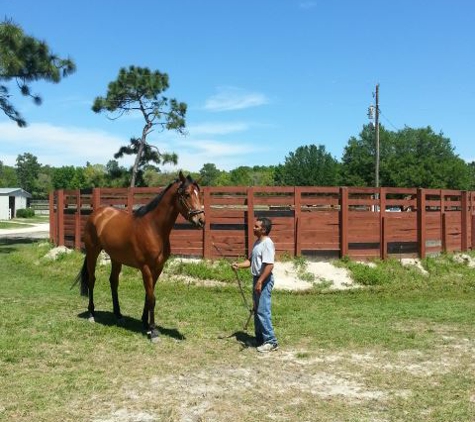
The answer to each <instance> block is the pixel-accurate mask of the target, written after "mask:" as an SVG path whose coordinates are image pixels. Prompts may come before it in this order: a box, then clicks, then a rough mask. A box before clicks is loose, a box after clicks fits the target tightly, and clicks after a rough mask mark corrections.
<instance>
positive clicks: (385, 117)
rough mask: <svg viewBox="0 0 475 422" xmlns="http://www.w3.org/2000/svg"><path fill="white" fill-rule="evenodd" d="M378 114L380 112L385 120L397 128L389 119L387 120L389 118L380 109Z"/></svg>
mask: <svg viewBox="0 0 475 422" xmlns="http://www.w3.org/2000/svg"><path fill="white" fill-rule="evenodd" d="M379 114H380V115H381V116H383V117H384V119H385V120H387V122H388V123H389V124H390V125H391V126H392V127H393V128H394V129H395V130H399V129H398V128H397V127H396V126H394V125H393V124H392V122H391V120H389V119H388V118H387V117H386V116H385V115H384V114H383V112H382V111H381V109H380V110H379Z"/></svg>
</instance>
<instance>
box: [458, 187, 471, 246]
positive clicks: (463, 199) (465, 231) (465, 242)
mask: <svg viewBox="0 0 475 422" xmlns="http://www.w3.org/2000/svg"><path fill="white" fill-rule="evenodd" d="M460 202H461V204H460V205H461V207H462V215H461V221H460V225H461V226H462V227H461V229H462V230H461V236H462V239H461V245H460V249H461V250H462V251H464V252H465V251H466V250H467V249H468V233H469V227H468V226H469V218H468V192H467V191H466V190H464V191H462V197H461V201H460Z"/></svg>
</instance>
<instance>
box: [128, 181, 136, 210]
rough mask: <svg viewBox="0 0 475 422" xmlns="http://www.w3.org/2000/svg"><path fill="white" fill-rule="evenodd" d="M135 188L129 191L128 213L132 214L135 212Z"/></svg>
mask: <svg viewBox="0 0 475 422" xmlns="http://www.w3.org/2000/svg"><path fill="white" fill-rule="evenodd" d="M134 194H135V189H134V188H130V187H129V188H128V189H127V212H128V213H130V214H132V213H133V212H134Z"/></svg>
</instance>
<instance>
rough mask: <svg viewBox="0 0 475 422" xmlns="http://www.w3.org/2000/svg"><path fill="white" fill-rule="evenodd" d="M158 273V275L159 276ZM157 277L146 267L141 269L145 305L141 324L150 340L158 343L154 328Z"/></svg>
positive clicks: (155, 328) (157, 334) (156, 332)
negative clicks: (148, 334)
mask: <svg viewBox="0 0 475 422" xmlns="http://www.w3.org/2000/svg"><path fill="white" fill-rule="evenodd" d="M159 274H160V273H158V275H159ZM158 275H156V274H153V273H152V271H151V270H150V268H149V267H148V266H144V267H143V268H142V278H143V283H144V287H145V304H144V308H143V314H142V323H143V325H144V328H145V329H146V330H147V332H150V340H152V342H153V343H155V342H157V341H158V336H159V332H158V329H157V327H156V326H155V283H156V281H157V279H158Z"/></svg>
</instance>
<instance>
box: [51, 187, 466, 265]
mask: <svg viewBox="0 0 475 422" xmlns="http://www.w3.org/2000/svg"><path fill="white" fill-rule="evenodd" d="M160 191H161V188H124V189H105V188H94V189H90V190H59V191H55V192H52V193H51V194H50V198H49V210H50V237H51V241H52V242H53V243H54V244H55V245H66V246H68V247H74V248H76V249H80V248H82V247H83V243H82V239H81V237H82V233H83V230H84V225H85V222H86V220H87V217H88V216H89V214H90V213H91V212H92V211H93V210H94V209H96V208H98V207H100V206H106V205H108V206H114V207H118V208H121V209H124V210H126V211H127V212H131V211H132V210H133V209H135V208H137V207H138V206H141V205H144V204H146V203H147V202H149V201H150V200H152V199H153V198H154V197H155V196H156V195H157V194H158V193H159V192H160ZM201 194H202V197H203V198H202V199H203V204H204V211H205V213H206V225H205V228H204V230H198V229H195V228H193V226H192V225H191V224H190V223H188V222H187V221H186V220H184V219H183V218H182V217H181V216H179V217H178V219H177V222H176V224H175V226H174V229H173V230H172V233H171V238H170V241H171V247H172V253H173V254H176V255H184V256H198V257H204V258H211V259H214V258H219V253H218V252H217V250H216V248H214V247H213V245H215V246H217V247H218V248H219V249H220V250H221V251H222V252H223V254H225V255H226V256H230V257H237V256H248V254H249V251H250V250H251V249H252V244H253V242H254V237H253V233H252V226H253V221H254V219H255V218H256V217H259V216H263V217H264V216H265V217H269V218H270V219H271V220H272V222H273V229H272V233H271V236H272V238H273V240H274V242H275V244H276V251H277V254H278V255H282V254H288V255H290V256H295V255H305V256H325V257H343V256H349V257H352V258H355V259H369V258H376V257H377V258H381V259H386V258H388V257H389V256H393V255H397V256H412V257H414V256H418V257H425V256H426V255H427V254H437V253H440V252H445V251H446V252H453V251H466V250H468V249H471V248H472V247H473V239H475V236H474V227H475V225H474V223H473V221H474V207H473V205H474V200H475V192H472V191H470V192H469V191H458V190H438V189H416V188H392V187H391V188H350V187H314V186H312V187H300V186H299V187H257V186H256V187H236V186H233V187H203V188H202V190H201Z"/></svg>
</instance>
